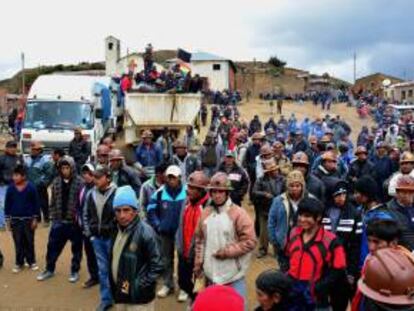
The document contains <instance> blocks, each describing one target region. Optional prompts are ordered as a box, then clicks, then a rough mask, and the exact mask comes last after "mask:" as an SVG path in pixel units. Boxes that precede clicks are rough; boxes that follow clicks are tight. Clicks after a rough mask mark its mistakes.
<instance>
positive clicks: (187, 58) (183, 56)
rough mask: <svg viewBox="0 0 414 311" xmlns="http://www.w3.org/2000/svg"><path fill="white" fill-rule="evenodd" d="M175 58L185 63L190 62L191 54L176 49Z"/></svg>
mask: <svg viewBox="0 0 414 311" xmlns="http://www.w3.org/2000/svg"><path fill="white" fill-rule="evenodd" d="M177 58H178V59H181V60H182V61H183V62H185V63H189V62H191V53H188V52H187V51H184V50H183V49H178V51H177Z"/></svg>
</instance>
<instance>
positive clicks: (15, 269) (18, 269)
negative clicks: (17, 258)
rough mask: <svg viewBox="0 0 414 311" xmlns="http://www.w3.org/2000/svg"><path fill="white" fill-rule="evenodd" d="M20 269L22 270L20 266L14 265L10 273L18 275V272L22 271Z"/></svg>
mask: <svg viewBox="0 0 414 311" xmlns="http://www.w3.org/2000/svg"><path fill="white" fill-rule="evenodd" d="M22 268H23V267H22V266H18V265H15V266H14V267H13V269H12V272H13V273H19V272H20V271H22Z"/></svg>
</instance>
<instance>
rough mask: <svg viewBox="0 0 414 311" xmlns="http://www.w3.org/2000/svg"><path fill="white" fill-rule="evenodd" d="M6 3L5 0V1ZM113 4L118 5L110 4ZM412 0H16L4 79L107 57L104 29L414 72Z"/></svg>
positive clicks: (346, 73)
mask: <svg viewBox="0 0 414 311" xmlns="http://www.w3.org/2000/svg"><path fill="white" fill-rule="evenodd" d="M4 2H5V3H6V1H4ZM109 3H111V5H109ZM413 11H414V1H412V0H393V1H391V0H312V1H309V0H256V1H252V0H220V1H219V0H209V1H194V0H192V1H190V0H174V1H166V0H164V1H159V0H149V1H136V0H119V1H111V2H109V1H97V0H83V1H81V0H71V1H56V0H38V1H31V0H13V1H7V6H5V4H3V7H2V14H1V16H0V35H1V40H2V44H1V46H0V79H2V78H7V77H10V76H12V75H13V74H14V73H16V71H18V70H19V68H20V53H21V52H22V51H24V52H25V55H26V67H36V66H38V65H39V64H41V65H44V64H60V63H64V64H70V63H78V62H81V61H102V60H103V59H104V44H103V42H104V38H105V37H106V36H107V35H110V34H111V35H114V36H116V37H118V38H119V39H121V45H122V51H123V53H126V49H127V48H128V49H129V51H131V52H132V51H137V50H139V51H141V50H142V49H143V48H144V46H145V45H146V43H148V42H151V43H152V44H153V45H154V47H155V48H156V49H161V48H162V49H176V48H178V47H182V48H185V49H188V50H189V51H197V50H202V51H208V52H211V53H215V54H218V55H221V56H225V57H228V58H231V59H233V60H252V59H253V58H256V59H258V60H267V59H268V57H269V56H270V55H277V56H278V57H279V58H281V59H283V60H285V61H286V62H287V63H288V66H291V67H297V68H301V69H306V70H310V71H312V72H315V73H324V72H329V73H330V74H333V75H336V76H338V77H340V78H343V79H346V80H349V81H352V79H353V53H354V52H356V54H357V76H362V75H365V74H369V73H373V72H377V71H380V72H385V73H388V74H393V75H396V76H400V77H403V78H404V77H405V78H410V79H413V78H414V23H413V22H412V20H411V18H412V12H413Z"/></svg>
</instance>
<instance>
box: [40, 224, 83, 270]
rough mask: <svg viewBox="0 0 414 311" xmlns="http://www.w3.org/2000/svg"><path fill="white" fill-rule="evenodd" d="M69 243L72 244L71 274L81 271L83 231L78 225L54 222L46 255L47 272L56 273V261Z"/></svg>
mask: <svg viewBox="0 0 414 311" xmlns="http://www.w3.org/2000/svg"><path fill="white" fill-rule="evenodd" d="M68 241H70V242H71V244H72V264H71V272H72V273H75V272H78V271H79V270H80V263H81V260H82V231H81V229H80V228H79V227H78V226H77V225H74V224H67V223H59V222H54V223H53V224H52V228H51V229H50V233H49V242H48V243H47V253H46V270H48V271H50V272H54V271H55V268H56V261H57V259H58V258H59V256H60V254H61V253H62V251H63V249H64V247H65V245H66V242H68Z"/></svg>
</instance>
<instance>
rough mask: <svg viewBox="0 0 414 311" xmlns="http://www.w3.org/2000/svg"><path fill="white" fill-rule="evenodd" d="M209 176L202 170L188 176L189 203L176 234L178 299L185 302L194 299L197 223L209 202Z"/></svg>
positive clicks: (183, 211) (182, 214) (182, 213)
mask: <svg viewBox="0 0 414 311" xmlns="http://www.w3.org/2000/svg"><path fill="white" fill-rule="evenodd" d="M209 181H210V180H209V178H208V177H207V176H206V175H205V174H204V173H203V172H202V171H196V172H194V173H192V174H191V175H190V176H189V177H188V182H187V204H186V205H185V208H184V209H183V210H182V212H181V216H180V225H179V227H178V231H177V235H176V244H177V253H178V285H179V286H180V288H181V290H180V294H179V295H178V301H179V302H184V301H186V300H187V298H188V296H189V297H190V298H191V301H193V300H194V298H195V296H194V294H193V289H194V282H193V269H194V256H195V253H194V236H195V230H196V228H197V224H198V222H199V220H200V217H201V213H202V211H203V209H204V207H205V206H206V205H207V203H209V195H208V192H207V190H206V187H207V186H208V183H209Z"/></svg>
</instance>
